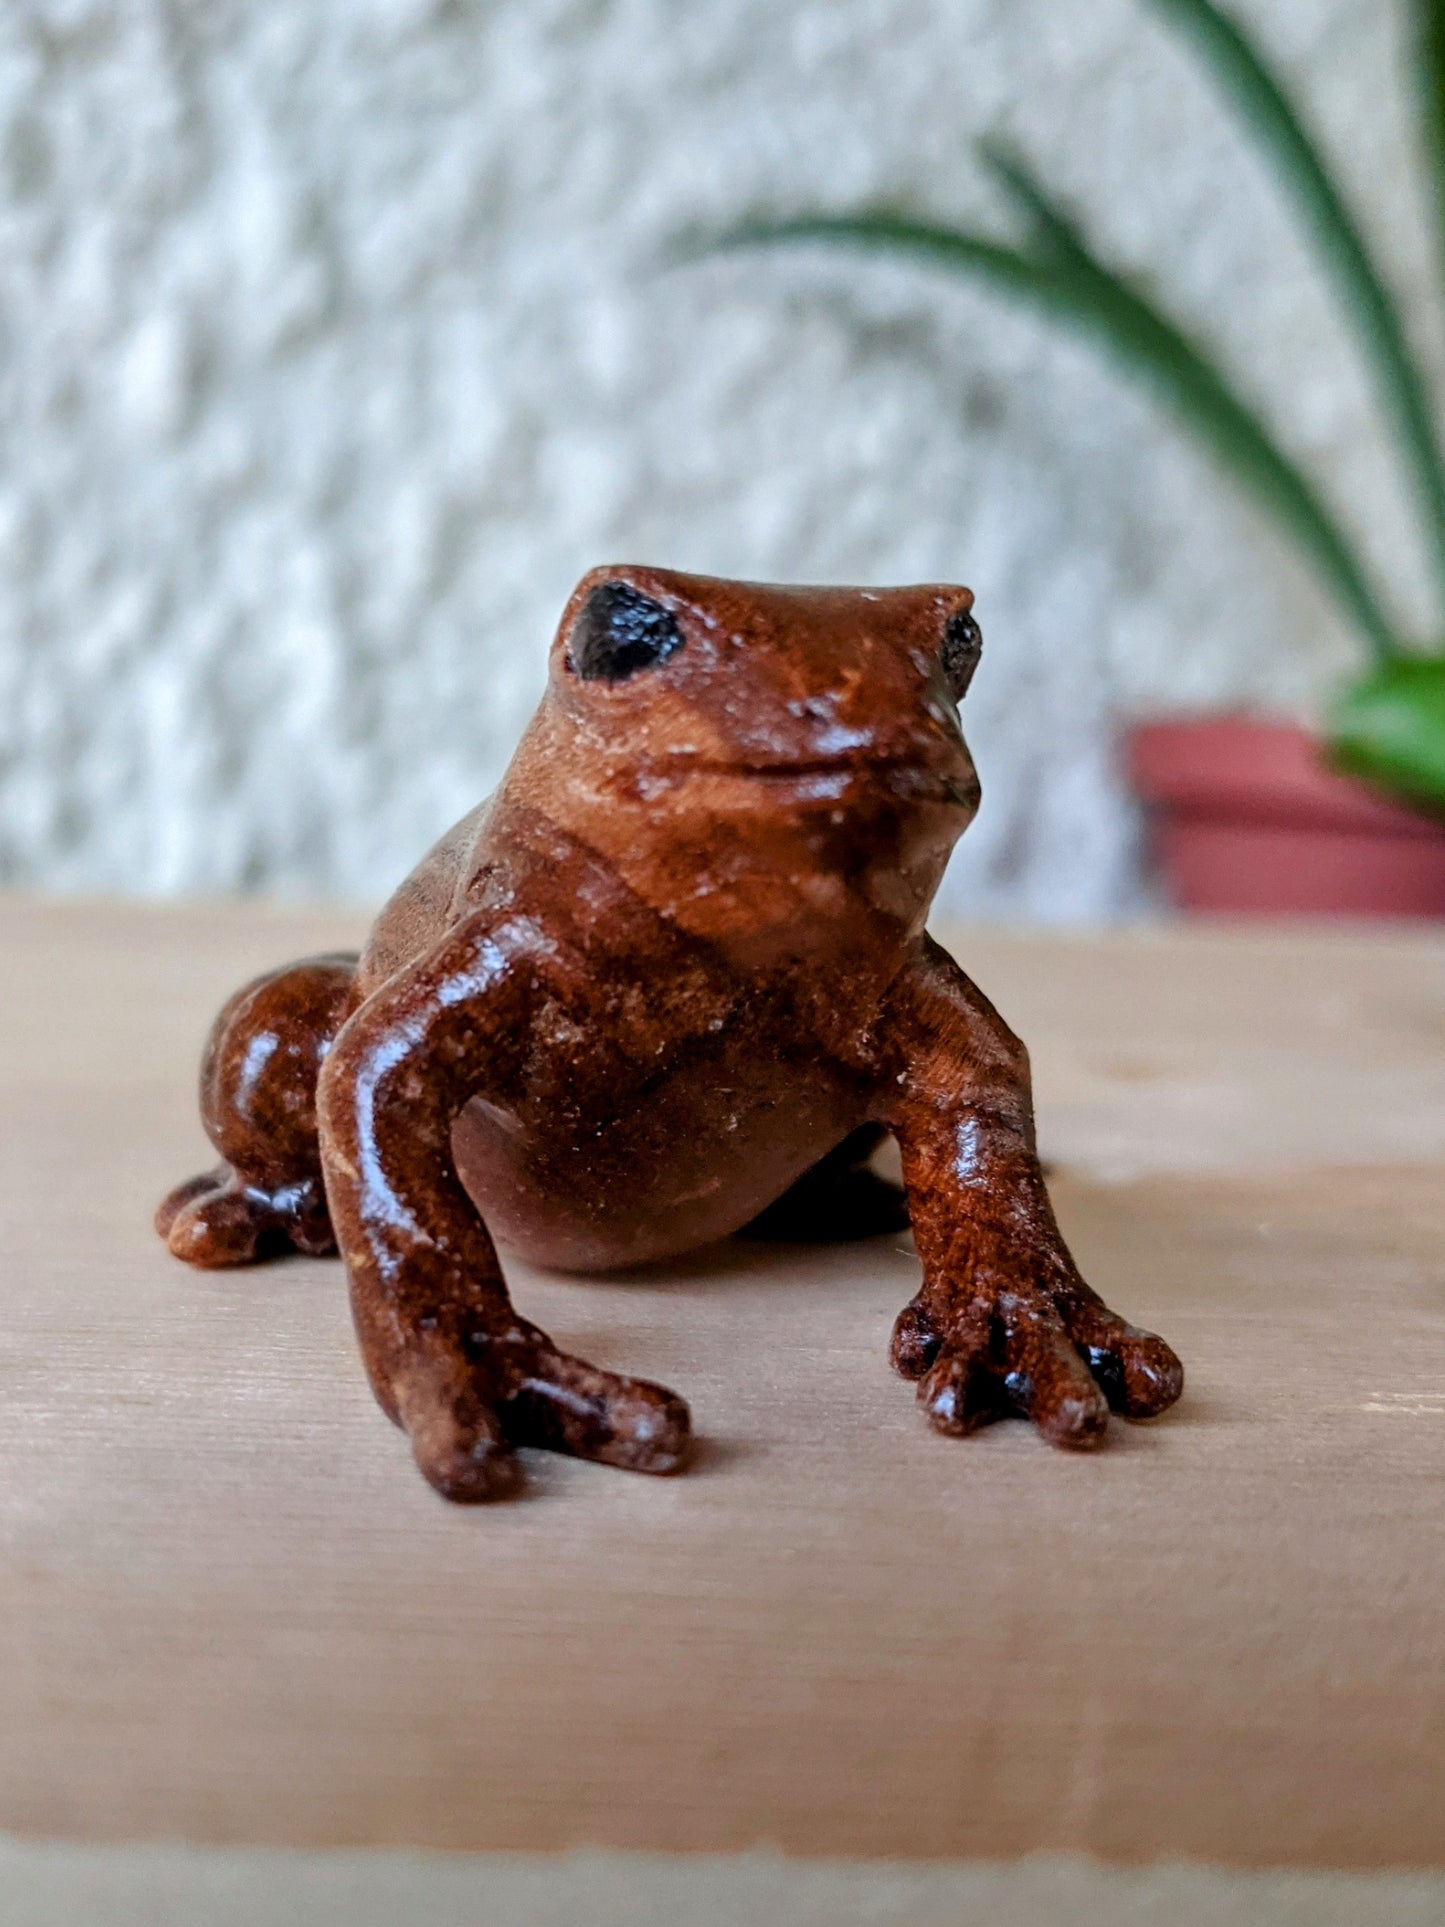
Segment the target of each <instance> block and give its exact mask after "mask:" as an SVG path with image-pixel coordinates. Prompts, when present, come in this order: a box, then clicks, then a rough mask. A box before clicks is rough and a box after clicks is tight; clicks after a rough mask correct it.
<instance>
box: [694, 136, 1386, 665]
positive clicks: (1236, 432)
mask: <svg viewBox="0 0 1445 1927" xmlns="http://www.w3.org/2000/svg"><path fill="white" fill-rule="evenodd" d="M995 164H996V165H1004V163H1002V162H999V161H996V162H995ZM1009 165H1013V164H1012V163H1009ZM1032 192H1033V193H1034V194H1035V195H1036V196H1038V197H1039V206H1038V208H1037V209H1036V210H1035V215H1036V225H1037V226H1038V228H1039V229H1040V231H1041V239H1042V241H1043V243H1044V249H1045V251H1043V252H1037V253H1025V252H1023V251H1022V250H1020V249H1018V248H1015V247H1010V246H1008V245H1007V244H1006V243H1003V242H1000V241H995V240H992V239H990V238H989V237H987V236H984V235H978V234H971V233H965V232H960V231H959V230H956V229H953V228H947V227H941V226H935V225H932V224H929V223H927V222H921V221H913V220H909V219H907V218H906V217H904V216H901V215H895V214H890V213H887V212H873V213H862V214H851V215H848V214H844V215H805V216H802V217H800V218H798V219H795V220H784V221H775V222H765V221H751V222H746V223H744V224H743V225H741V226H740V227H737V228H735V229H733V230H731V232H729V233H727V234H724V235H720V236H717V237H715V238H714V239H713V240H712V241H711V242H709V243H708V244H707V248H708V251H711V250H713V249H718V248H737V247H760V246H777V245H781V244H796V243H800V242H809V241H818V242H828V243H832V244H834V245H842V246H847V247H852V248H860V247H861V248H866V249H869V250H872V251H875V252H881V253H886V254H894V255H903V256H907V257H910V258H912V259H915V260H921V261H924V262H927V263H929V264H931V265H933V266H935V267H940V268H943V269H946V270H948V271H950V272H952V273H954V274H959V275H963V276H965V277H967V278H970V279H974V280H981V281H984V282H986V283H988V284H989V285H991V286H993V287H995V288H998V289H1000V290H1001V291H1003V292H1005V293H1008V294H1011V295H1013V296H1014V297H1015V298H1016V299H1020V300H1022V301H1024V302H1026V303H1028V304H1029V305H1031V306H1033V307H1034V308H1037V309H1040V310H1042V311H1043V312H1045V313H1048V314H1052V315H1054V316H1057V317H1058V318H1059V319H1061V320H1063V321H1064V322H1066V323H1068V324H1069V325H1071V326H1073V327H1075V328H1077V329H1081V330H1083V331H1085V332H1087V333H1089V334H1091V335H1092V336H1093V337H1094V338H1095V339H1096V340H1097V341H1099V342H1100V343H1101V344H1102V345H1103V346H1104V347H1105V348H1106V349H1108V350H1109V351H1110V353H1111V354H1112V355H1113V357H1114V360H1115V361H1116V363H1117V365H1118V366H1119V367H1120V368H1121V369H1122V370H1123V371H1124V372H1125V373H1127V374H1129V375H1132V376H1133V377H1134V378H1135V379H1137V380H1141V381H1143V382H1145V383H1147V384H1148V385H1149V386H1150V387H1152V389H1153V390H1154V392H1155V393H1156V394H1157V395H1158V396H1159V397H1160V398H1161V399H1162V400H1164V401H1165V402H1166V403H1167V404H1168V405H1169V406H1170V408H1171V409H1172V410H1173V412H1174V413H1175V415H1176V416H1177V417H1178V418H1179V419H1180V421H1182V422H1183V423H1184V424H1185V426H1186V427H1187V428H1189V429H1190V431H1191V432H1192V433H1193V435H1194V437H1195V439H1196V440H1197V441H1198V442H1200V443H1202V444H1203V445H1204V447H1205V448H1206V449H1207V450H1208V451H1209V452H1210V453H1211V454H1212V455H1213V456H1214V457H1215V459H1216V460H1217V461H1218V462H1219V463H1220V465H1221V466H1222V467H1223V468H1224V469H1226V470H1227V471H1228V472H1229V473H1230V474H1232V475H1233V476H1234V477H1235V479H1236V481H1238V482H1239V483H1241V484H1242V485H1243V486H1244V487H1245V488H1247V489H1248V490H1250V491H1251V492H1252V494H1253V495H1254V496H1255V498H1256V500H1258V501H1260V502H1261V503H1263V504H1264V505H1265V506H1266V507H1267V508H1268V509H1269V511H1270V512H1271V514H1273V515H1274V517H1275V518H1276V520H1277V521H1278V522H1279V523H1280V524H1281V526H1282V527H1284V528H1285V529H1286V530H1287V531H1288V532H1289V533H1290V535H1292V536H1293V538H1294V540H1295V541H1296V542H1297V543H1298V544H1299V546H1300V547H1301V548H1302V549H1303V550H1304V551H1305V553H1306V554H1307V555H1308V556H1309V557H1310V558H1311V559H1312V560H1313V561H1314V563H1315V564H1316V566H1317V567H1318V569H1319V570H1320V572H1321V574H1322V575H1323V576H1324V578H1325V581H1326V582H1327V583H1328V584H1329V586H1330V588H1331V589H1332V590H1333V592H1334V593H1335V595H1336V596H1337V597H1338V598H1339V600H1340V602H1341V604H1342V605H1343V607H1344V609H1345V611H1346V613H1347V614H1348V615H1349V616H1350V617H1351V618H1352V619H1353V620H1354V621H1355V622H1356V623H1357V624H1358V625H1359V627H1360V629H1361V630H1362V631H1363V632H1364V634H1365V635H1366V636H1367V637H1368V638H1369V640H1370V641H1371V643H1373V645H1374V647H1375V649H1376V650H1377V652H1378V653H1379V654H1380V655H1381V656H1389V655H1391V654H1392V653H1393V652H1394V651H1395V649H1396V647H1397V644H1396V641H1395V636H1394V631H1393V629H1392V626H1391V624H1390V622H1389V620H1388V618H1387V617H1386V614H1385V612H1384V609H1383V607H1382V605H1381V604H1380V602H1379V600H1378V599H1377V597H1376V596H1375V593H1374V591H1373V589H1372V588H1371V587H1370V584H1369V582H1368V580H1367V578H1366V576H1365V574H1364V571H1363V570H1362V568H1361V567H1360V565H1359V563H1358V562H1357V560H1356V559H1355V556H1354V553H1353V551H1352V549H1351V547H1350V544H1349V542H1348V541H1347V540H1346V538H1345V536H1344V535H1343V533H1342V532H1341V530H1340V529H1339V527H1338V525H1337V524H1336V523H1335V521H1334V519H1333V517H1332V516H1331V515H1330V512H1329V511H1328V509H1327V508H1326V507H1325V506H1324V504H1323V502H1322V501H1321V500H1320V498H1319V496H1318V495H1317V494H1316V493H1315V491H1314V489H1313V488H1312V487H1311V486H1310V484H1309V482H1308V481H1307V480H1306V479H1305V477H1304V476H1303V475H1302V474H1301V472H1300V471H1299V469H1298V468H1297V467H1296V466H1295V464H1294V463H1293V462H1292V461H1291V460H1290V459H1289V457H1288V456H1287V455H1285V454H1284V453H1283V451H1282V450H1281V449H1280V448H1279V447H1278V446H1277V444H1276V443H1275V441H1274V440H1273V438H1272V437H1271V435H1270V434H1269V431H1268V430H1267V429H1266V428H1264V427H1263V426H1262V425H1261V424H1260V422H1259V421H1258V420H1257V419H1256V417H1255V416H1254V414H1253V413H1252V412H1251V411H1250V409H1249V408H1248V407H1247V406H1246V405H1245V403H1244V402H1242V401H1241V400H1240V399H1239V397H1238V396H1237V395H1236V394H1235V392H1234V390H1233V389H1232V388H1231V387H1230V385H1229V382H1228V381H1227V379H1226V378H1225V377H1224V376H1223V375H1222V374H1220V373H1219V372H1218V370H1217V369H1216V368H1215V367H1214V366H1213V364H1212V363H1211V362H1210V360H1209V358H1208V356H1207V355H1206V354H1205V353H1204V351H1203V350H1202V349H1200V348H1198V347H1196V346H1195V344H1194V343H1193V342H1192V341H1190V340H1189V338H1188V337H1187V336H1186V335H1184V334H1183V333H1181V332H1180V330H1179V329H1178V328H1176V327H1175V326H1174V325H1173V323H1172V322H1170V321H1168V320H1166V319H1165V318H1164V316H1163V315H1162V314H1160V313H1159V312H1158V310H1157V309H1155V308H1154V307H1153V306H1152V305H1151V303H1150V302H1149V301H1148V299H1147V298H1146V297H1145V296H1144V295H1143V294H1142V293H1140V292H1139V291H1138V290H1137V289H1136V288H1134V287H1132V286H1131V285H1130V284H1129V283H1128V282H1127V281H1125V280H1124V279H1123V278H1122V277H1121V276H1119V275H1117V274H1115V273H1114V272H1113V271H1112V270H1111V269H1108V268H1106V267H1104V266H1103V265H1102V264H1101V263H1099V262H1098V261H1097V260H1095V259H1094V257H1093V255H1092V254H1090V253H1089V251H1088V249H1087V247H1086V246H1085V244H1084V242H1083V240H1082V239H1081V237H1080V236H1079V235H1078V233H1077V230H1075V229H1074V228H1073V226H1072V225H1071V224H1070V223H1069V222H1068V221H1067V220H1066V218H1065V217H1064V216H1063V215H1062V214H1061V213H1060V212H1059V210H1058V209H1056V208H1054V207H1053V205H1052V203H1050V202H1048V201H1047V200H1046V199H1045V198H1043V197H1042V193H1041V190H1039V189H1038V188H1037V187H1036V186H1034V187H1033V188H1032ZM698 247H699V244H698V243H697V242H696V241H694V242H693V243H692V244H691V245H690V248H689V252H691V253H694V254H695V253H696V252H697V251H698Z"/></svg>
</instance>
